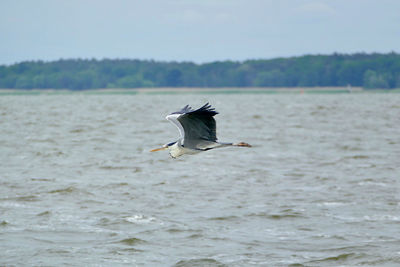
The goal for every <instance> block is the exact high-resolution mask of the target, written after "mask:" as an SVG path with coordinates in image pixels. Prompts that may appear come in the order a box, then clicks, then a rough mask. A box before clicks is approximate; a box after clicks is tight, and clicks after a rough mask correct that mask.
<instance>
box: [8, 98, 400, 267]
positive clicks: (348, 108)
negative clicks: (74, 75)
mask: <svg viewBox="0 0 400 267" xmlns="http://www.w3.org/2000/svg"><path fill="white" fill-rule="evenodd" d="M208 101H209V102H210V103H211V104H212V105H214V106H215V108H216V109H217V110H218V111H219V112H220V114H219V115H217V117H216V119H217V132H218V136H219V139H220V140H221V141H235V142H236V141H246V142H248V143H250V144H252V145H254V147H253V148H250V149H248V148H226V149H220V150H214V151H208V152H204V153H202V154H198V155H193V156H183V157H181V158H179V159H175V160H174V159H172V158H170V157H169V155H168V153H167V152H166V151H162V152H157V153H150V152H149V150H150V149H152V148H155V147H157V146H159V145H161V144H164V143H167V142H171V141H174V140H175V139H176V138H177V136H178V131H177V129H175V127H174V126H173V125H172V124H170V123H169V122H168V121H166V120H165V119H164V117H165V115H167V114H168V113H170V112H172V111H175V110H176V109H179V108H181V107H182V106H184V105H185V104H191V105H193V106H194V107H198V106H200V105H202V104H204V103H205V102H208ZM399 125H400V95H399V94H357V95H350V94H339V95H307V94H306V95H262V94H253V95H252V94H249V95H198V94H186V95H79V94H70V95H59V96H57V95H50V96H49V95H38V96H1V97H0V265H6V266H13V265H15V266H20V265H32V266H41V265H45V266H61V265H66V266H84V265H86V266H124V265H125V266H136V265H137V266H253V265H259V266H289V265H293V266H302V265H304V266H338V265H343V266H353V265H376V266H396V265H399V264H400V190H399V189H400V188H399V178H400V172H399V166H400V126H399Z"/></svg>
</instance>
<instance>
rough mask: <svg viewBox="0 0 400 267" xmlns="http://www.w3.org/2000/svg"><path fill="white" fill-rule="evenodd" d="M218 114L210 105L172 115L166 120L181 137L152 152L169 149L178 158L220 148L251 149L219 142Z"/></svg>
mask: <svg viewBox="0 0 400 267" xmlns="http://www.w3.org/2000/svg"><path fill="white" fill-rule="evenodd" d="M217 114H218V112H216V111H215V109H214V108H212V107H211V105H209V104H208V103H207V104H205V105H204V106H202V107H201V108H199V109H196V110H193V109H192V108H191V107H189V106H188V105H186V106H185V107H184V108H182V109H181V110H180V111H177V112H173V113H171V114H170V115H168V116H167V117H166V119H167V120H169V121H171V122H172V123H173V124H174V125H175V126H176V127H178V129H179V132H180V135H181V136H180V138H179V139H178V140H177V141H175V142H172V143H169V144H165V145H164V146H163V147H162V148H159V149H153V150H152V151H158V150H162V149H169V150H170V155H171V156H172V157H173V158H176V157H179V156H181V155H183V154H196V153H199V152H202V151H207V150H210V149H213V148H218V147H226V146H245V147H250V145H249V144H247V143H243V142H241V143H239V144H233V143H222V142H218V141H217V134H216V122H215V119H214V116H215V115H217Z"/></svg>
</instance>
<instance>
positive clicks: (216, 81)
mask: <svg viewBox="0 0 400 267" xmlns="http://www.w3.org/2000/svg"><path fill="white" fill-rule="evenodd" d="M325 86H327V87H328V86H329V87H332V86H357V87H364V88H366V89H392V88H400V54H397V53H394V52H392V53H387V54H379V53H373V54H366V53H356V54H338V53H335V54H332V55H304V56H299V57H290V58H275V59H259V60H246V61H240V62H239V61H216V62H210V63H204V64H196V63H193V62H163V61H154V60H134V59H101V60H97V59H60V60H57V61H51V62H44V61H25V62H20V63H16V64H13V65H1V66H0V88H7V89H70V90H85V89H98V88H150V87H325Z"/></svg>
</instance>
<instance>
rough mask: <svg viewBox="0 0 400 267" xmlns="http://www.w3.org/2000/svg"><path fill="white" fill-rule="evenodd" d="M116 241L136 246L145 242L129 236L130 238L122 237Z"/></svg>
mask: <svg viewBox="0 0 400 267" xmlns="http://www.w3.org/2000/svg"><path fill="white" fill-rule="evenodd" d="M117 243H121V244H124V245H128V246H136V245H139V244H144V243H147V242H146V241H145V240H142V239H140V238H136V237H130V238H125V239H122V240H120V241H118V242H117Z"/></svg>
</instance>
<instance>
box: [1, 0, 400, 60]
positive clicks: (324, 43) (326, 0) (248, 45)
mask: <svg viewBox="0 0 400 267" xmlns="http://www.w3.org/2000/svg"><path fill="white" fill-rule="evenodd" d="M361 51H362V52H391V51H395V52H399V51H400V1H399V0H108V1H106V0H63V1H61V0H0V64H12V63H15V62H20V61H25V60H39V59H40V60H45V61H49V60H56V59H60V58H97V59H102V58H131V59H154V60H163V61H172V60H175V61H194V62H198V63H202V62H210V61H215V60H226V59H230V60H245V59H268V58H274V57H288V56H296V55H303V54H331V53H333V52H339V53H353V52H361Z"/></svg>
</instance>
